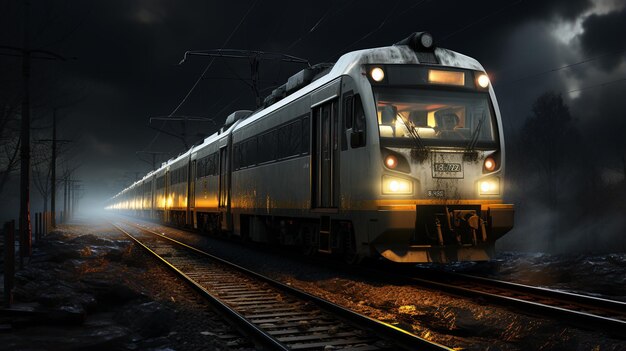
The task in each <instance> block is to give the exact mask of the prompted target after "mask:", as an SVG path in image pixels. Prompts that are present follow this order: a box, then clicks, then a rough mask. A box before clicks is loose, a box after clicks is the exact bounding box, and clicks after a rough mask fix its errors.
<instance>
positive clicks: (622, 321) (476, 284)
mask: <svg viewBox="0 0 626 351" xmlns="http://www.w3.org/2000/svg"><path fill="white" fill-rule="evenodd" d="M379 273H380V272H379ZM403 276H404V277H405V279H408V280H409V281H412V282H416V283H418V284H419V285H422V286H426V287H429V288H433V289H437V290H442V291H445V292H448V293H451V294H454V295H460V296H465V297H472V298H483V299H486V300H488V301H493V302H496V303H498V304H501V305H504V306H507V307H510V306H514V307H517V308H520V309H523V310H527V311H532V312H534V313H536V314H540V315H544V316H546V315H547V316H551V317H557V318H559V319H560V320H563V321H564V322H566V323H570V324H575V325H577V326H580V327H583V328H585V329H602V330H604V331H607V332H610V333H613V334H615V335H618V336H622V337H623V336H624V335H626V303H624V302H621V301H615V300H609V299H602V298H597V297H592V296H585V295H580V294H574V293H570V292H564V291H558V290H553V289H548V288H543V287H535V286H530V285H524V284H519V283H512V282H506V281H501V280H495V279H489V278H483V277H476V276H471V275H467V274H460V273H452V272H445V271H439V270H437V271H427V272H422V275H421V276H422V277H416V276H415V274H406V273H405V274H403ZM423 276H427V277H426V278H424V277H423Z"/></svg>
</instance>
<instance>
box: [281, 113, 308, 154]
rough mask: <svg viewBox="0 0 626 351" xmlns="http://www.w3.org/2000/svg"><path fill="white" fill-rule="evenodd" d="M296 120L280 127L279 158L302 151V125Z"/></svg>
mask: <svg viewBox="0 0 626 351" xmlns="http://www.w3.org/2000/svg"><path fill="white" fill-rule="evenodd" d="M300 123H301V122H300V120H299V119H298V120H296V121H294V122H291V123H289V124H287V125H284V126H282V127H280V128H279V129H278V158H285V157H290V156H294V155H298V154H299V153H300V149H301V147H300V143H301V137H302V133H301V126H300Z"/></svg>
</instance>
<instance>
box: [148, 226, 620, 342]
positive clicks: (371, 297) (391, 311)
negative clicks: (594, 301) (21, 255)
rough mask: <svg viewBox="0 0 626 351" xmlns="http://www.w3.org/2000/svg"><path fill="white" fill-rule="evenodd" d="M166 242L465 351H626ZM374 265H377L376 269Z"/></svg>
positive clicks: (558, 325) (433, 301)
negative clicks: (251, 270) (207, 254)
mask: <svg viewBox="0 0 626 351" xmlns="http://www.w3.org/2000/svg"><path fill="white" fill-rule="evenodd" d="M148 226H149V227H152V228H154V229H157V228H158V229H159V232H163V233H165V234H166V235H168V236H172V237H175V238H178V239H181V240H185V241H186V242H190V243H194V244H195V245H198V246H201V247H203V248H204V249H205V250H206V251H207V252H209V253H213V254H216V255H218V256H221V257H225V258H227V259H230V260H233V261H235V262H237V263H239V264H241V265H242V266H244V267H247V268H250V269H253V270H255V271H257V272H260V273H262V274H265V275H267V276H270V277H273V278H276V279H278V280H281V281H283V282H286V283H288V284H291V285H293V286H295V287H298V288H301V289H303V290H306V291H308V292H310V293H313V294H315V295H317V296H320V297H323V298H325V299H328V300H330V301H333V302H335V303H337V304H340V305H342V306H346V307H348V308H350V309H353V310H355V311H357V312H359V313H363V314H365V315H368V316H370V317H373V318H376V319H379V320H382V321H385V322H387V323H391V324H394V325H397V326H399V327H401V328H403V329H406V330H409V331H411V332H413V333H415V334H416V335H419V336H421V337H424V338H426V339H428V340H433V341H436V342H438V343H441V344H443V345H446V346H449V347H454V348H457V349H463V350H489V351H496V350H593V351H624V350H626V337H624V336H621V337H622V338H618V337H615V336H613V335H608V334H606V333H603V332H601V331H597V330H594V329H593V328H592V329H590V330H583V329H580V328H576V327H573V326H570V325H568V324H567V323H565V321H558V320H550V319H544V318H540V317H537V316H532V315H529V314H528V313H526V312H525V311H518V310H513V309H507V308H504V307H500V306H495V305H489V304H487V303H486V302H484V301H481V300H472V299H465V298H458V297H453V296H449V295H447V294H444V293H440V292H437V291H433V290H428V289H423V288H420V287H418V286H409V285H393V284H389V282H385V281H379V280H376V279H374V278H371V277H368V276H367V275H361V274H358V273H354V269H350V270H344V269H342V268H340V265H333V264H324V265H320V264H319V262H318V261H317V260H316V262H310V263H307V260H302V259H298V258H294V255H292V254H285V253H284V250H282V251H281V250H273V249H272V250H267V249H260V248H258V247H256V246H244V245H242V244H239V243H233V242H228V241H224V240H216V239H214V238H211V237H204V236H199V235H196V234H189V233H186V232H182V231H178V230H175V229H171V228H167V229H163V227H162V226H156V225H148ZM374 264H375V263H374Z"/></svg>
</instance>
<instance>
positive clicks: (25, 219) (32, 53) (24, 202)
mask: <svg viewBox="0 0 626 351" xmlns="http://www.w3.org/2000/svg"><path fill="white" fill-rule="evenodd" d="M29 14H30V1H24V28H23V29H24V33H23V35H24V36H23V40H22V47H15V46H7V45H0V50H9V51H12V53H9V54H6V53H2V52H0V55H4V56H13V57H15V56H17V57H21V58H22V80H23V83H22V85H23V97H22V111H21V114H22V120H21V125H20V129H21V131H20V143H21V144H20V158H21V160H20V218H19V226H20V228H19V230H20V231H19V235H20V265H23V259H24V257H25V256H30V255H31V251H32V247H31V245H32V231H31V223H30V166H31V164H30V68H31V60H33V59H44V60H62V61H65V60H66V58H65V57H63V56H61V55H59V54H56V53H54V52H51V51H47V50H39V49H31V48H30V31H29V30H30V24H29ZM15 52H17V54H15Z"/></svg>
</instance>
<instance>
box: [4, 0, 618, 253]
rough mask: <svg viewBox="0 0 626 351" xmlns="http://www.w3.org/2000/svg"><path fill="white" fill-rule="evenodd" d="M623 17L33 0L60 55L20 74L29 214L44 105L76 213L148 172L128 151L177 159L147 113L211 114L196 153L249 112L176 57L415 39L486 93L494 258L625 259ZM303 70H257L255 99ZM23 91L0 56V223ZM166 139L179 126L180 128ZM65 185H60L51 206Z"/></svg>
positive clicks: (13, 22) (610, 4)
mask: <svg viewBox="0 0 626 351" xmlns="http://www.w3.org/2000/svg"><path fill="white" fill-rule="evenodd" d="M22 6H23V2H19V1H14V0H0V45H4V46H13V47H21V46H22V45H23V38H24V35H23V34H24V25H23V23H24V21H23V17H24V10H23V8H22ZM625 7H626V4H625V3H624V2H623V1H618V0H575V1H570V0H568V1H565V0H549V1H539V0H537V1H521V2H520V1H510V2H507V3H503V2H501V1H483V2H478V3H476V2H458V1H437V2H434V1H420V2H414V1H408V0H400V1H398V2H395V3H393V4H384V6H381V3H380V2H378V1H360V2H358V3H356V2H353V1H349V0H344V1H316V2H309V3H306V4H301V3H294V2H284V3H281V2H273V3H265V2H255V1H248V2H237V3H227V4H225V3H223V2H214V1H201V0H195V1H189V2H186V3H185V4H184V5H182V4H178V3H175V2H164V1H139V0H135V1H124V2H87V3H86V2H82V1H77V0H74V1H47V2H45V3H41V2H31V9H30V12H29V17H30V20H29V23H30V27H29V33H30V35H29V38H30V42H29V45H30V47H31V48H35V49H41V50H49V51H53V52H55V53H59V54H62V55H63V56H64V57H67V58H68V60H66V61H60V62H56V61H47V60H34V61H33V65H32V72H31V86H32V87H33V88H32V96H31V100H32V116H33V122H32V127H33V128H32V134H33V135H32V144H33V164H34V165H36V166H34V170H33V185H32V187H31V190H32V191H31V198H32V199H31V205H32V206H31V207H32V212H40V211H42V210H43V208H44V206H43V198H44V197H45V196H44V195H47V196H48V197H49V191H48V194H42V192H41V191H39V190H38V188H37V186H36V185H35V182H36V180H35V178H37V177H38V178H40V179H45V178H46V174H47V172H48V171H49V167H48V168H47V167H46V164H49V145H50V144H49V143H47V142H46V141H45V140H46V139H50V138H51V120H52V117H51V116H52V114H53V111H54V110H55V109H56V110H57V114H58V115H57V116H58V130H59V132H58V135H57V137H58V138H59V139H63V140H67V142H66V143H65V144H63V145H62V146H60V150H59V160H58V163H57V174H58V178H59V179H62V178H64V177H65V175H67V174H70V173H71V179H73V180H75V181H76V182H74V183H73V184H79V185H78V186H79V187H80V191H78V194H79V197H80V200H79V209H80V210H81V212H84V213H87V214H88V215H95V214H97V213H98V211H99V209H101V208H102V207H103V206H104V201H106V199H108V198H110V197H111V196H113V195H115V194H116V193H117V192H119V191H120V190H121V189H123V188H124V187H126V186H128V185H129V184H131V183H132V182H133V181H135V180H136V179H137V178H138V177H140V176H141V175H143V174H145V173H146V172H148V171H149V170H150V168H151V161H152V160H151V159H150V156H148V155H145V154H144V155H143V156H141V155H138V154H137V152H138V151H149V152H158V153H160V154H158V156H156V157H155V161H156V164H159V163H160V162H162V161H164V160H166V159H167V158H169V157H172V156H175V155H177V154H178V153H180V152H181V151H183V147H182V143H181V140H178V139H176V138H172V137H170V136H168V135H166V134H163V133H157V132H156V131H155V130H154V129H153V128H151V127H150V126H149V117H151V116H163V115H168V114H170V113H171V112H172V111H174V110H176V111H177V113H178V114H182V115H190V116H204V117H207V116H210V117H212V118H214V120H215V124H211V123H195V124H190V125H188V126H187V130H186V132H187V139H188V140H186V141H187V142H188V143H189V144H193V143H195V142H197V141H198V140H201V139H202V136H203V135H209V134H211V133H213V132H214V131H216V130H217V128H219V126H220V125H221V123H223V121H224V119H225V117H226V116H227V115H228V114H229V113H230V112H232V111H233V110H237V109H250V108H253V107H254V95H253V94H252V92H251V89H250V88H249V86H248V83H247V82H249V77H250V67H249V65H248V64H247V63H246V62H239V61H237V62H235V61H226V62H225V61H223V60H216V61H215V62H213V63H212V65H211V66H210V69H208V70H207V71H206V74H205V75H202V72H203V71H204V69H205V67H207V63H208V61H206V60H202V59H197V60H195V59H194V60H190V61H189V62H187V63H185V64H184V65H182V66H178V65H177V63H178V62H179V61H180V59H181V58H182V54H183V53H184V52H185V51H186V50H191V49H216V48H220V47H227V48H234V49H251V50H266V51H272V52H284V53H287V54H291V55H295V56H298V57H305V58H307V59H309V60H310V62H311V63H317V62H324V61H334V60H336V59H337V57H338V56H339V55H340V54H342V53H344V52H348V51H352V50H357V49H362V48H369V47H378V46H386V45H390V44H392V43H394V42H397V41H398V40H400V39H402V38H404V37H405V36H406V35H407V34H409V33H411V32H414V31H420V30H427V31H430V32H431V33H432V34H433V36H434V38H435V42H436V43H437V45H440V46H442V47H446V48H449V49H452V50H455V51H458V52H461V53H463V54H466V55H469V56H472V57H474V58H476V59H478V60H479V61H480V62H481V63H482V64H483V66H484V67H485V68H486V69H487V72H488V73H489V74H490V76H491V80H492V83H493V86H494V88H495V91H496V95H497V96H498V102H499V105H500V108H501V112H502V116H503V126H504V129H505V130H504V132H505V135H504V137H505V139H506V144H507V160H506V166H507V174H506V180H505V184H506V185H505V186H506V191H507V193H506V197H507V199H506V200H507V202H510V203H514V204H515V205H516V210H517V212H516V225H515V228H514V229H513V231H512V232H510V233H509V234H508V235H506V236H505V237H504V238H503V239H502V240H501V242H500V243H499V244H498V247H499V248H501V249H503V250H529V251H547V252H587V251H594V252H598V251H602V252H604V251H612V250H615V251H624V250H626V247H625V245H626V244H625V243H626V235H625V234H626V233H625V222H626V219H625V216H624V215H623V213H624V212H625V210H626V208H625V207H626V206H625V204H624V201H623V199H624V198H626V196H625V195H626V194H625V190H624V188H625V186H624V184H625V180H624V178H625V173H626V166H625V163H626V161H624V160H625V158H626V140H625V138H624V131H625V130H626V118H625V117H626V116H625V114H626V112H625V111H626V99H624V98H623V90H624V88H625V87H626V80H625V79H626V78H624V77H626V59H625V57H626V55H625V53H626V42H625V41H624V40H623V38H621V37H622V34H623V33H626V27H625V26H626V8H625ZM450 9H453V10H454V11H451V10H450ZM12 55H13V56H12ZM74 57H75V58H76V59H75V60H74V59H72V58H74ZM301 68H302V67H301V66H298V65H294V64H285V63H280V62H268V63H263V64H262V66H261V68H260V82H261V90H262V94H261V95H262V97H264V96H265V95H267V93H268V92H269V91H271V89H272V88H273V87H275V86H276V85H279V84H282V83H283V82H284V81H286V79H287V77H289V76H290V75H292V74H293V73H295V72H296V71H298V70H299V69H301ZM244 81H245V82H244ZM195 83H197V84H195ZM192 87H195V88H192ZM21 89H22V77H21V60H20V59H19V58H18V57H16V56H15V52H14V51H10V50H8V51H7V50H0V106H1V107H2V114H0V117H2V123H0V126H2V128H0V140H2V150H0V151H2V152H1V153H0V176H2V177H4V175H5V174H6V175H7V179H8V180H7V182H6V183H4V184H3V186H2V187H1V188H0V198H1V199H2V201H0V220H1V221H5V220H9V219H16V218H17V211H18V207H19V204H18V195H19V193H18V188H19V183H18V174H19V165H18V166H17V167H14V166H13V167H10V162H9V160H10V156H11V151H12V150H14V149H12V147H13V146H15V145H16V142H17V140H18V133H17V131H18V130H19V118H20V103H21V91H22V90H21ZM545 94H550V95H551V96H553V97H556V96H560V99H561V105H562V106H564V107H565V108H566V109H567V111H568V116H569V117H567V118H566V120H567V123H565V124H563V123H561V122H562V120H559V119H558V118H556V117H558V116H556V117H555V116H553V115H551V114H550V113H548V114H543V116H544V117H543V118H541V119H539V120H537V119H536V118H535V120H534V122H533V118H534V117H536V115H537V114H536V112H537V111H535V110H534V107H533V106H534V104H535V103H536V102H537V101H538V99H539V98H540V97H541V96H545ZM177 106H178V107H180V108H177ZM552 117H555V118H552ZM561 117H562V116H561ZM5 121H6V123H5ZM546 121H548V122H550V121H553V122H554V124H550V123H552V122H550V123H545V122H546ZM563 125H565V126H566V128H563ZM152 127H155V125H152ZM166 128H167V129H168V130H171V131H174V132H175V133H179V132H180V131H182V129H181V128H182V126H181V124H170V125H167V126H166ZM565 131H566V133H565ZM555 136H558V137H555ZM548 148H551V150H552V151H551V152H552V156H551V158H550V160H551V161H550V162H548V163H546V157H545V155H546V152H547V149H548ZM2 177H0V179H1V178H2ZM63 189H64V188H63V184H59V187H58V191H57V211H59V210H61V209H62V208H63ZM48 207H49V206H48Z"/></svg>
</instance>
